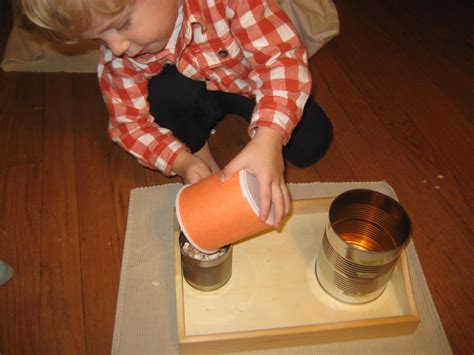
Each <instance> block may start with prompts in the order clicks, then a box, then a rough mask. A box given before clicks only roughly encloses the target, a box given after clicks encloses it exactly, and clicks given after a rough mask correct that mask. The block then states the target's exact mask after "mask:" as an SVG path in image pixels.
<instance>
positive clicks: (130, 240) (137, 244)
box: [112, 182, 452, 355]
mask: <svg viewBox="0 0 474 355" xmlns="http://www.w3.org/2000/svg"><path fill="white" fill-rule="evenodd" d="M180 187H181V185H180V184H170V185H162V186H155V187H147V188H137V189H133V190H132V191H131V196H130V206H129V215H128V221H127V231H126V236H125V245H124V253H123V259H122V271H121V276H120V288H119V294H118V299H117V310H116V318H115V329H114V336H113V345H112V353H113V354H167V355H168V354H178V353H179V348H178V335H177V320H176V299H175V280H174V275H175V274H174V249H173V223H174V216H173V213H174V212H173V209H174V201H175V196H176V193H177V191H178V190H179V188H180ZM289 188H290V192H291V194H292V197H293V199H298V198H316V197H329V196H336V195H338V194H340V193H342V192H343V191H346V190H350V189H354V188H369V189H372V190H376V191H379V192H382V193H385V194H387V195H390V196H392V197H395V198H396V195H395V193H394V191H393V189H392V188H391V187H390V185H388V184H387V183H386V182H368V183H310V184H290V185H289ZM407 256H408V261H409V266H410V273H411V277H412V283H413V290H414V294H415V299H416V304H417V307H418V312H419V314H420V318H421V322H420V324H419V326H418V328H417V330H416V331H415V333H414V334H412V335H407V336H398V337H387V338H379V339H370V340H360V341H351V342H343V343H333V344H321V345H312V346H304V347H297V348H295V347H293V348H283V349H272V350H260V351H253V352H247V353H246V354H315V353H318V354H346V353H347V354H430V355H433V354H451V353H452V352H451V349H450V347H449V343H448V341H447V338H446V335H445V333H444V330H443V327H442V325H441V322H440V319H439V316H438V313H437V311H436V308H435V306H434V304H433V300H432V298H431V295H430V292H429V290H428V286H427V284H426V280H425V278H424V275H423V271H422V269H421V266H420V263H419V260H418V257H417V254H416V251H415V248H414V246H413V243H409V245H408V247H407Z"/></svg>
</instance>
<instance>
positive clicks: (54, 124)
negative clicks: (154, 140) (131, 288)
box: [40, 74, 86, 354]
mask: <svg viewBox="0 0 474 355" xmlns="http://www.w3.org/2000/svg"><path fill="white" fill-rule="evenodd" d="M72 103H73V80H72V78H71V77H70V76H67V75H65V74H54V75H50V76H49V78H48V81H47V83H46V87H45V119H44V159H43V170H42V176H43V180H42V196H43V199H42V209H41V210H42V218H41V232H42V238H41V314H40V329H42V330H43V331H42V332H41V348H40V352H41V354H85V353H86V351H85V350H86V349H85V330H84V309H83V300H82V279H81V255H80V245H79V231H78V230H79V226H78V211H77V191H76V171H75V145H74V122H73V121H72V119H71V117H72V116H73V115H74V112H73V110H74V107H73V104H72Z"/></svg>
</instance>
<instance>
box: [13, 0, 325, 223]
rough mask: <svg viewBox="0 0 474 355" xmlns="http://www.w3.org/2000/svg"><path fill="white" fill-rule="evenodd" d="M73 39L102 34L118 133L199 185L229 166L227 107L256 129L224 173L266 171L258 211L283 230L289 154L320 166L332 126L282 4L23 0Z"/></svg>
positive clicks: (106, 83)
mask: <svg viewBox="0 0 474 355" xmlns="http://www.w3.org/2000/svg"><path fill="white" fill-rule="evenodd" d="M21 2H22V5H23V10H24V12H25V14H26V15H27V17H28V18H29V19H30V20H31V21H32V22H33V23H35V24H36V25H37V26H39V27H40V28H42V29H43V30H45V31H46V32H49V33H50V34H52V35H53V36H55V37H56V38H59V39H61V40H64V41H70V40H80V39H99V40H100V41H101V43H102V45H101V48H100V58H99V63H98V77H99V85H100V89H101V91H102V95H103V98H104V101H105V104H106V106H107V109H108V111H109V115H110V123H109V135H110V137H111V139H112V140H113V141H114V142H116V143H118V144H119V145H120V146H121V147H123V148H124V149H125V150H126V151H128V152H129V153H131V154H132V155H133V156H135V157H136V158H137V159H138V161H139V162H140V163H141V164H142V165H144V166H146V167H149V168H152V169H156V170H159V171H161V172H162V173H163V174H164V175H167V176H170V175H175V174H177V175H180V176H181V177H182V178H183V180H184V182H185V183H195V182H197V181H199V180H201V179H203V178H205V177H207V176H209V175H211V174H213V173H216V172H219V171H220V168H219V167H218V165H217V163H216V162H215V160H214V158H213V156H212V153H211V151H210V149H209V145H208V143H207V140H208V137H209V134H210V132H211V131H212V130H213V129H214V127H215V126H216V125H217V123H218V122H219V120H221V119H222V118H223V117H224V116H225V115H226V114H230V113H232V114H238V115H240V116H242V117H244V118H245V119H246V120H247V121H248V122H249V126H248V133H249V135H250V137H251V140H250V141H249V143H248V144H247V145H246V146H245V147H244V148H243V150H242V151H241V152H240V153H239V154H238V155H237V156H236V157H235V158H233V159H232V160H231V161H230V162H229V163H228V164H227V165H226V166H225V167H224V168H223V169H222V171H221V181H225V180H226V179H228V178H229V177H230V176H232V175H233V174H235V173H236V172H238V171H239V170H241V169H247V170H248V171H250V172H251V173H253V174H254V175H255V176H256V177H257V181H258V184H259V194H260V210H261V212H260V216H259V217H260V219H261V220H262V221H265V220H266V218H267V216H268V214H269V212H270V208H271V207H273V212H274V215H275V218H274V226H275V227H278V226H279V224H280V222H281V221H282V219H283V217H284V216H285V214H286V213H287V212H288V208H289V204H290V197H289V194H288V190H287V186H286V184H285V180H284V177H283V172H284V158H285V159H287V160H288V161H289V162H291V163H292V164H294V165H296V166H298V167H306V166H309V165H312V164H314V163H315V162H316V161H318V160H319V159H321V158H322V157H323V156H324V154H325V153H326V151H327V149H328V147H329V145H330V143H331V141H332V126H331V123H330V122H329V120H328V118H327V117H326V115H325V114H324V112H323V111H322V109H321V108H320V107H319V105H318V104H317V103H316V101H315V100H314V98H313V97H311V96H310V95H309V94H310V90H311V75H310V72H309V70H308V66H307V58H306V52H305V49H304V47H303V45H302V43H301V41H300V39H299V37H298V35H297V33H296V31H295V28H294V27H293V25H292V24H291V22H290V20H289V18H288V17H287V15H286V14H285V13H284V12H283V11H282V10H281V9H280V8H279V7H278V6H277V5H276V3H275V2H274V0H21Z"/></svg>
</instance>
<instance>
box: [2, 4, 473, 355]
mask: <svg viewBox="0 0 474 355" xmlns="http://www.w3.org/2000/svg"><path fill="white" fill-rule="evenodd" d="M337 6H338V9H339V13H340V20H341V35H340V36H339V37H338V38H336V39H334V40H333V41H332V42H330V43H329V44H328V45H327V46H326V47H324V48H323V49H322V50H321V51H320V52H318V53H317V54H316V55H315V56H314V57H313V58H312V59H311V61H310V65H311V70H312V73H313V75H314V79H315V87H314V92H315V94H316V97H317V99H318V101H319V102H320V104H321V105H322V106H323V107H324V109H325V110H326V112H327V113H328V115H329V116H330V117H331V119H332V122H333V124H334V128H335V140H334V143H333V145H332V147H331V149H330V151H329V153H328V154H327V156H326V157H325V158H324V159H323V160H322V161H321V162H319V163H318V164H316V165H315V166H313V167H310V168H307V169H295V168H293V167H291V166H288V168H287V180H288V182H311V181H352V180H356V181H369V180H386V181H387V182H388V183H390V184H391V185H392V186H393V187H394V189H395V191H396V192H397V195H398V198H399V199H400V201H401V203H402V204H403V205H404V206H405V207H406V209H407V211H408V213H409V215H410V216H411V219H412V221H413V241H414V244H415V246H416V249H417V252H418V255H419V257H420V260H421V263H422V266H423V269H424V273H425V276H426V279H427V282H428V284H429V287H430V290H431V294H432V296H433V299H434V301H435V304H436V307H437V309H438V312H439V315H440V318H441V320H442V323H443V326H444V329H445V331H446V334H447V336H448V339H449V342H450V345H451V347H452V350H453V352H454V353H455V354H472V353H473V351H474V330H473V320H474V305H473V296H472V295H473V294H474V289H473V286H472V284H473V281H474V279H473V272H472V270H473V266H474V264H473V257H472V256H473V254H474V248H473V229H474V220H473V205H474V182H473V178H474V174H473V172H474V164H473V163H474V160H473V157H472V156H473V152H474V143H473V137H474V134H473V133H474V128H473V118H474V117H473V102H474V100H473V98H474V95H473V93H474V90H473V68H474V65H473V45H474V39H473V38H474V37H473V32H472V18H474V16H473V7H472V3H471V2H470V1H462V0H457V1H451V2H441V1H426V0H420V1H407V0H386V1H376V0H359V1H349V0H337ZM0 21H1V26H0V53H3V50H4V48H5V45H6V40H7V38H8V34H9V31H10V28H11V14H10V10H9V5H8V3H7V2H2V3H1V4H0ZM0 102H1V105H0V259H2V260H5V261H7V262H8V263H9V264H11V265H12V266H13V267H14V269H15V271H16V273H15V276H14V278H13V279H12V280H11V281H10V282H8V283H7V284H5V285H4V286H1V287H0V353H1V354H4V355H7V354H8V355H15V354H107V353H110V349H111V343H112V332H113V326H114V316H115V303H116V297H117V291H118V282H119V275H120V263H121V255H122V249H123V242H124V235H125V228H126V217H127V208H128V197H129V192H130V190H131V189H132V188H135V187H139V186H151V185H156V184H165V183H169V182H178V181H179V179H178V178H173V179H167V178H164V177H163V176H161V175H160V174H158V173H155V172H153V171H150V170H148V169H145V168H142V167H141V166H140V165H139V164H138V163H137V162H136V161H135V160H134V159H133V158H132V157H131V156H129V155H127V154H126V153H124V152H123V151H122V150H121V149H120V148H118V147H117V146H116V145H114V144H112V143H111V142H110V141H109V139H108V137H107V133H106V127H107V113H106V109H105V107H104V105H103V102H102V99H101V96H100V93H99V90H98V87H97V83H96V78H95V75H92V74H64V73H57V74H44V73H4V72H3V71H0ZM245 132H246V129H245V125H244V124H243V122H242V121H241V120H239V119H238V118H237V117H229V118H228V119H226V120H225V121H224V122H223V123H222V124H221V125H220V126H219V127H218V130H217V134H216V135H215V136H212V140H211V147H212V149H213V150H214V152H215V155H216V158H217V160H218V162H219V163H220V164H222V165H223V164H225V163H226V162H227V161H228V160H229V159H230V158H231V157H232V156H234V155H235V154H236V153H237V152H238V151H239V149H241V148H242V147H243V145H244V144H245V143H246V141H247V139H248V138H247V136H246V133H245Z"/></svg>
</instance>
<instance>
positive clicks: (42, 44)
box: [2, 24, 99, 73]
mask: <svg viewBox="0 0 474 355" xmlns="http://www.w3.org/2000/svg"><path fill="white" fill-rule="evenodd" d="M98 48H99V45H98V43H97V42H94V41H82V42H80V43H78V44H62V43H56V42H52V41H48V40H46V39H45V38H43V37H41V36H39V35H38V34H37V33H35V32H28V31H25V30H23V29H21V28H19V27H18V26H17V25H16V24H15V25H13V28H12V31H11V32H10V36H9V37H8V42H7V46H6V48H5V53H4V54H3V59H2V69H3V70H4V71H7V72H11V71H20V72H67V73H95V72H96V71H97V62H98V58H99V50H98Z"/></svg>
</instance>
